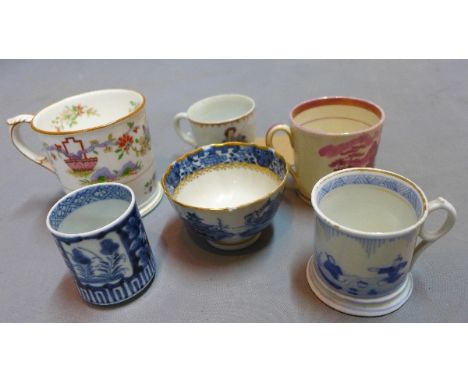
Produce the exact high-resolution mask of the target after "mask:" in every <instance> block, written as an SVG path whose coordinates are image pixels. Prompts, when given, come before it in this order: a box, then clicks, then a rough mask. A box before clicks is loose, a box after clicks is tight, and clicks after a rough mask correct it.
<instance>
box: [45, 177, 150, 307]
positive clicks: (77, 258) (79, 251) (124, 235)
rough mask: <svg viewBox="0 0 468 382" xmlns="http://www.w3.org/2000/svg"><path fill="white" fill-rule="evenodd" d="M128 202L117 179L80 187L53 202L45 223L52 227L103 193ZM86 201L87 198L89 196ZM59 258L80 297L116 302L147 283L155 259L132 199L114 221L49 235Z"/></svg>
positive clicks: (130, 295)
mask: <svg viewBox="0 0 468 382" xmlns="http://www.w3.org/2000/svg"><path fill="white" fill-rule="evenodd" d="M127 197H128V198H129V199H128V200H129V201H131V200H132V198H131V194H130V192H129V191H128V190H126V189H125V188H123V187H121V186H119V185H118V184H112V185H106V184H104V185H102V184H101V185H97V186H92V187H91V188H89V189H85V190H81V192H77V193H76V194H73V195H71V196H69V197H67V198H66V199H64V200H63V201H62V202H61V203H60V204H59V205H57V206H56V207H54V210H53V211H52V213H51V215H50V216H49V223H50V224H51V225H52V226H53V227H54V228H56V227H58V226H59V225H60V223H61V222H62V221H63V220H64V219H65V218H66V217H67V215H68V214H70V213H71V212H73V211H74V210H76V209H77V208H79V207H80V206H83V205H87V204H89V203H90V202H94V201H97V200H103V199H108V198H116V199H123V200H127V199H126V198H127ZM90 200H91V201H90ZM54 238H55V241H56V243H57V246H58V247H59V249H60V250H61V252H62V255H63V258H64V260H65V263H66V264H67V266H68V267H69V268H70V270H71V271H72V273H73V274H74V276H75V281H76V284H77V287H78V290H79V293H80V295H81V296H82V298H83V299H84V300H85V301H87V302H89V303H92V304H97V305H111V304H117V303H120V302H122V301H124V300H127V299H129V298H131V297H134V296H135V295H137V294H138V293H139V292H141V291H142V290H143V289H144V288H145V287H146V286H148V285H149V284H150V282H151V280H152V279H153V278H154V275H155V273H156V263H155V261H154V257H153V254H152V251H151V248H150V245H149V242H148V238H147V236H146V232H145V229H144V227H143V223H142V221H141V217H140V213H139V211H138V208H137V206H136V204H135V205H134V206H133V208H132V209H131V211H129V212H128V214H127V215H126V216H125V217H124V218H122V219H121V221H119V222H118V223H117V224H114V225H112V226H111V227H108V228H107V229H105V230H101V231H99V232H98V233H96V234H92V235H89V234H87V235H84V236H80V235H73V236H72V237H69V236H61V235H59V234H56V235H54Z"/></svg>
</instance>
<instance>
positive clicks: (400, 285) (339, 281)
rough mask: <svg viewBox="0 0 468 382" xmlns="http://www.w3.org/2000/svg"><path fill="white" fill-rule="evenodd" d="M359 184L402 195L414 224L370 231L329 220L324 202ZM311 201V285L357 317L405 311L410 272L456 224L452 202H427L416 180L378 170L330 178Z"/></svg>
mask: <svg viewBox="0 0 468 382" xmlns="http://www.w3.org/2000/svg"><path fill="white" fill-rule="evenodd" d="M355 184H359V185H373V186H377V187H379V188H381V189H382V192H390V193H395V194H398V195H399V196H401V197H402V198H404V199H405V200H406V201H407V202H408V203H409V204H410V205H411V207H412V208H413V209H414V211H415V213H416V216H417V221H416V223H415V224H412V225H410V226H408V227H406V228H404V229H401V230H398V231H393V232H391V231H390V232H372V231H359V230H356V229H351V228H349V227H346V226H343V225H341V224H338V223H337V222H336V221H334V220H331V219H330V218H329V217H328V216H327V215H326V214H324V212H323V210H322V209H321V208H320V202H321V200H322V198H323V197H324V196H325V195H327V194H328V193H329V192H333V190H335V189H337V188H339V187H347V186H349V185H355ZM342 195H343V197H345V195H346V194H345V193H342ZM311 201H312V206H313V208H314V210H315V212H316V221H315V241H314V255H313V256H312V258H311V259H310V261H309V264H308V266H307V278H308V281H309V284H310V286H311V288H312V290H313V291H314V292H315V294H316V295H317V297H318V298H319V299H320V300H322V301H323V302H324V303H325V304H327V305H329V306H331V307H332V308H334V309H336V310H339V311H341V312H344V313H348V314H353V315H358V316H380V315H384V314H387V313H391V312H393V311H394V310H396V309H398V308H399V307H400V306H402V305H403V304H404V303H405V302H406V301H407V300H408V298H409V297H410V295H411V291H412V288H413V281H412V277H411V273H410V271H411V269H412V267H413V265H414V263H415V261H416V259H417V258H418V256H419V255H420V254H421V252H422V251H423V250H424V249H425V248H427V247H428V246H429V245H430V244H431V243H433V242H434V241H435V240H437V239H439V238H440V237H441V236H443V235H445V234H446V233H447V232H448V231H449V230H450V229H451V228H452V227H453V225H454V224H455V220H456V211H455V208H454V207H453V206H452V205H451V204H450V203H449V202H448V201H446V200H445V199H443V198H440V197H439V198H437V199H434V200H432V201H431V202H428V201H427V199H426V196H425V195H424V193H423V192H422V190H421V189H420V188H419V187H418V186H417V185H416V184H414V183H413V182H412V181H410V180H408V179H407V178H405V177H403V176H401V175H398V174H395V173H393V172H390V171H385V170H380V169H369V168H351V169H346V170H341V171H337V172H335V173H332V174H329V175H327V176H325V177H323V178H322V179H320V180H319V181H318V182H317V184H316V185H315V186H314V188H313V190H312V194H311ZM369 203H372V201H371V200H370V201H369ZM378 207H379V206H376V208H378ZM438 209H442V210H445V211H446V212H447V217H446V219H445V221H444V223H443V224H442V226H441V227H440V228H439V229H437V230H435V231H429V230H428V229H427V228H425V227H424V222H425V221H426V218H427V216H428V215H429V213H431V212H433V211H435V210H438ZM418 238H420V239H421V240H420V242H419V243H417V241H418Z"/></svg>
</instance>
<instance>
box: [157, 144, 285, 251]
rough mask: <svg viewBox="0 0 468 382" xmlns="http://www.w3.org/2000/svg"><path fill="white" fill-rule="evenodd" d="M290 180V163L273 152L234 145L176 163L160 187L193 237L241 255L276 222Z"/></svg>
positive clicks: (209, 149)
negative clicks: (238, 252) (275, 218)
mask: <svg viewBox="0 0 468 382" xmlns="http://www.w3.org/2000/svg"><path fill="white" fill-rule="evenodd" d="M287 177H288V166H287V164H286V161H285V160H284V158H283V157H282V156H281V155H279V154H277V153H276V152H275V151H274V150H273V149H270V148H267V147H262V146H257V145H254V144H248V143H237V142H231V143H224V144H213V145H208V146H204V147H201V148H199V149H196V150H194V151H191V152H189V153H187V154H185V155H183V156H182V157H180V158H178V159H177V160H176V161H175V162H173V163H172V164H171V165H170V166H169V167H168V169H167V170H166V172H165V174H164V176H163V179H162V187H163V189H164V192H165V193H166V196H167V197H168V199H169V200H170V202H171V204H172V205H173V207H174V208H175V210H176V211H177V212H178V214H179V216H180V217H181V218H182V219H183V220H184V222H185V223H186V225H187V226H188V227H189V228H190V229H191V230H192V231H193V232H195V233H196V234H198V235H199V236H201V237H202V238H204V239H205V240H207V241H208V242H209V243H210V244H211V245H212V246H214V247H216V248H219V249H223V250H237V249H241V248H245V247H247V246H249V245H251V244H253V243H254V242H255V241H256V240H257V239H258V238H259V236H260V234H261V232H262V231H263V230H264V229H265V228H266V227H267V226H268V225H269V224H270V223H271V222H272V220H273V217H274V215H275V213H276V211H277V210H278V207H279V205H280V202H281V198H282V194H283V190H284V187H285V184H286V181H287Z"/></svg>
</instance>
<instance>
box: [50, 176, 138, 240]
mask: <svg viewBox="0 0 468 382" xmlns="http://www.w3.org/2000/svg"><path fill="white" fill-rule="evenodd" d="M102 186H116V187H122V188H125V189H126V190H127V191H129V192H130V195H131V200H130V203H129V205H128V207H127V209H126V210H125V211H124V212H123V213H122V214H121V215H120V216H119V217H117V218H116V219H114V220H112V221H111V222H109V223H107V224H106V225H104V226H102V227H99V228H96V229H94V230H92V231H85V232H79V233H65V232H60V231H57V230H56V229H54V228H52V226H51V224H50V220H49V219H50V215H51V214H52V211H54V210H55V209H56V208H57V206H58V205H59V204H60V203H62V202H64V201H65V200H66V199H68V198H70V197H72V196H74V195H76V194H78V193H79V192H82V191H83V190H87V189H89V188H99V187H102ZM135 203H136V201H135V193H134V192H133V190H132V189H131V188H130V187H128V186H127V185H125V184H122V183H117V182H103V183H96V184H91V185H89V186H85V187H81V188H78V189H77V190H74V191H72V192H70V193H69V194H66V195H64V196H62V197H61V198H60V199H59V200H58V201H57V202H55V203H54V205H53V206H52V207H51V208H50V210H49V212H48V213H47V217H46V224H47V229H48V230H49V231H50V232H51V233H52V234H53V235H54V236H57V237H60V238H65V239H73V238H76V237H80V238H89V237H93V236H97V235H99V234H100V233H102V232H104V231H108V230H109V229H111V228H112V227H114V226H116V225H118V224H119V223H121V222H122V221H123V220H125V219H126V218H127V217H128V216H129V215H130V213H131V211H132V210H133V208H134V206H135Z"/></svg>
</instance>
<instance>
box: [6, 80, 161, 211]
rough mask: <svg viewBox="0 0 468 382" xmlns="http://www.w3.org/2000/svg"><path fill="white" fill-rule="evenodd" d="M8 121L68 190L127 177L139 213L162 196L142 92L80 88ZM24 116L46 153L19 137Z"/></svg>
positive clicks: (18, 142) (31, 155)
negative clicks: (85, 91)
mask: <svg viewBox="0 0 468 382" xmlns="http://www.w3.org/2000/svg"><path fill="white" fill-rule="evenodd" d="M7 122H8V124H9V125H10V136H11V141H12V142H13V144H14V145H15V146H16V148H17V149H18V150H19V151H20V152H21V153H22V154H23V155H24V156H26V157H27V158H28V159H30V160H32V161H33V162H36V163H38V164H40V165H41V166H42V167H45V168H46V169H48V170H50V171H52V172H54V173H55V174H56V175H57V177H58V178H59V180H60V182H61V184H62V186H63V188H64V190H65V192H66V193H68V192H70V191H73V190H76V189H77V188H80V187H83V186H85V185H89V184H93V183H99V182H109V181H117V182H119V183H125V184H127V185H128V186H130V187H131V188H132V189H133V191H134V192H135V195H136V200H137V204H138V208H139V209H140V212H141V214H142V215H146V214H147V213H148V212H150V211H151V210H152V209H153V208H154V207H156V205H157V204H158V202H159V201H160V200H161V197H162V190H161V187H160V183H159V182H158V181H157V179H156V168H155V164H154V160H153V156H152V153H151V137H150V132H149V129H148V124H147V121H146V113H145V97H144V96H143V95H142V94H140V93H138V92H136V91H132V90H123V89H109V90H98V91H93V92H89V93H83V94H79V95H76V96H73V97H70V98H66V99H64V100H62V101H59V102H57V103H54V104H53V105H50V106H48V107H46V108H45V109H42V110H41V111H40V112H39V113H37V114H36V115H29V114H28V115H27V114H23V115H19V116H17V117H15V118H11V119H9V120H8V121H7ZM23 122H25V123H28V124H29V125H30V126H31V128H32V129H33V130H34V131H35V132H36V133H37V134H38V137H39V139H40V141H41V143H42V146H43V151H44V153H45V156H44V155H39V154H37V153H35V152H34V151H32V150H31V149H30V148H28V147H27V146H26V144H25V143H24V142H23V140H22V139H21V135H20V129H19V128H18V127H19V126H20V125H21V123H23Z"/></svg>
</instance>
